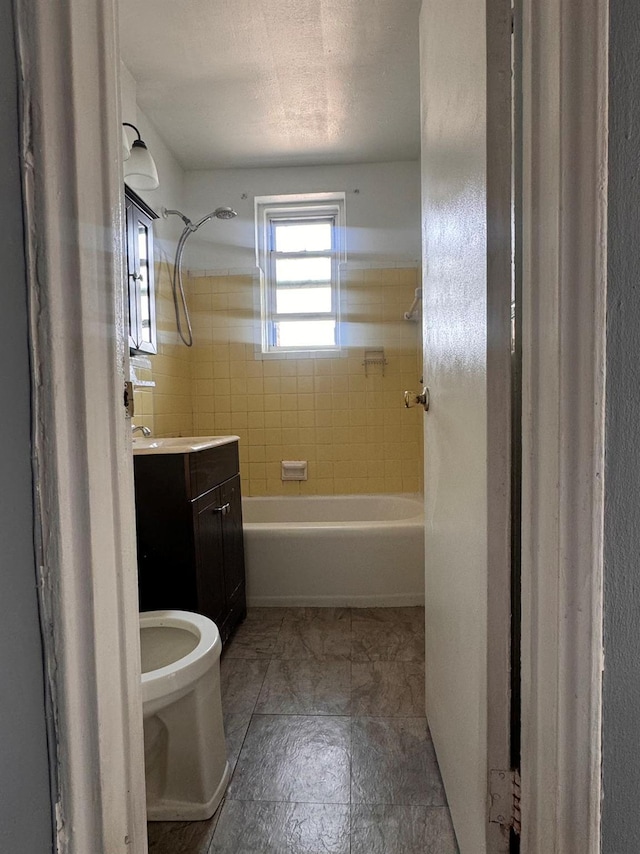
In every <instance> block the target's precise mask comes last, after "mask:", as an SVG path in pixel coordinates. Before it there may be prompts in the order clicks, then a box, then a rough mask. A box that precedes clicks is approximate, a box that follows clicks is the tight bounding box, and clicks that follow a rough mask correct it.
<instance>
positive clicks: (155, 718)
mask: <svg viewBox="0 0 640 854" xmlns="http://www.w3.org/2000/svg"><path fill="white" fill-rule="evenodd" d="M140 647H141V659H142V711H143V718H144V759H145V778H146V785H147V819H148V820H149V821H202V820H204V819H207V818H210V817H211V816H212V815H213V813H214V812H215V811H216V808H217V806H218V804H219V803H220V801H221V800H222V796H223V794H224V791H225V789H226V787H227V783H228V782H229V777H230V768H229V763H228V761H227V751H226V745H225V740H224V728H223V723H222V704H221V701H220V652H221V651H222V642H221V640H220V634H219V632H218V629H217V627H216V625H215V623H212V622H211V620H209V619H207V617H203V616H202V615H200V614H192V613H190V612H187V611H148V612H145V613H142V614H140Z"/></svg>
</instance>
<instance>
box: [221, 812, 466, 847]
mask: <svg viewBox="0 0 640 854" xmlns="http://www.w3.org/2000/svg"><path fill="white" fill-rule="evenodd" d="M220 823H222V819H221V821H220ZM351 854H458V846H457V844H456V838H455V835H454V832H453V826H452V824H451V819H450V817H449V810H448V809H447V808H446V807H403V806H388V805H387V806H368V805H364V804H360V805H357V806H353V807H352V808H351Z"/></svg>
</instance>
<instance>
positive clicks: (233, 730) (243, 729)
mask: <svg viewBox="0 0 640 854" xmlns="http://www.w3.org/2000/svg"><path fill="white" fill-rule="evenodd" d="M222 717H223V721H224V735H225V741H226V743H227V759H228V761H229V765H230V766H231V770H232V771H233V769H234V768H235V767H236V763H237V761H238V756H240V750H241V748H242V744H243V742H244V739H245V736H246V734H247V730H248V729H249V723H250V722H251V713H250V712H223V716H222Z"/></svg>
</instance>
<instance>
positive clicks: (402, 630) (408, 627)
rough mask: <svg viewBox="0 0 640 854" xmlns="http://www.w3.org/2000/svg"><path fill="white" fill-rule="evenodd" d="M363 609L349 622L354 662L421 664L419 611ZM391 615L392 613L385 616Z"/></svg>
mask: <svg viewBox="0 0 640 854" xmlns="http://www.w3.org/2000/svg"><path fill="white" fill-rule="evenodd" d="M403 610H404V609H402V608H363V609H359V610H354V611H353V615H352V619H351V658H352V660H353V661H424V622H423V620H422V619H420V617H419V612H420V611H421V610H422V609H415V610H414V609H413V608H408V609H407V611H409V612H410V613H409V614H408V615H406V616H403V615H402V611H403ZM386 612H392V613H386Z"/></svg>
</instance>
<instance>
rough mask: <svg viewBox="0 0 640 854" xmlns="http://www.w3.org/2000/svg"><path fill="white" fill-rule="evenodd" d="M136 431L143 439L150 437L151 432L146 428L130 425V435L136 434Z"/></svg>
mask: <svg viewBox="0 0 640 854" xmlns="http://www.w3.org/2000/svg"><path fill="white" fill-rule="evenodd" d="M138 430H140V432H141V433H142V435H143V436H144V437H145V438H148V437H149V436H150V435H151V430H149V428H148V427H136V425H135V424H132V425H131V434H132V435H133V434H134V433H137V432H138Z"/></svg>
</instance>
